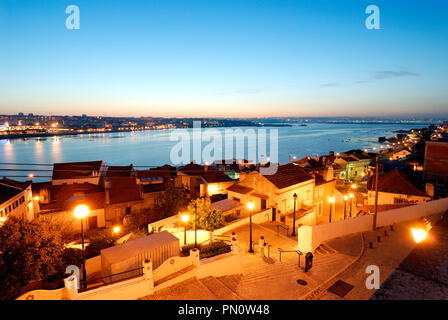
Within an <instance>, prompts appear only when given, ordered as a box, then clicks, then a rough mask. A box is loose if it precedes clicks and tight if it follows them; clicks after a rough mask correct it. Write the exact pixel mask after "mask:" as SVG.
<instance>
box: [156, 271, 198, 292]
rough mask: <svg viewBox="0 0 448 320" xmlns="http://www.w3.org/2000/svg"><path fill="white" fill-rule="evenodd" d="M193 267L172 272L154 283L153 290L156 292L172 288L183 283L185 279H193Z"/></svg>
mask: <svg viewBox="0 0 448 320" xmlns="http://www.w3.org/2000/svg"><path fill="white" fill-rule="evenodd" d="M195 269H196V267H195V266H189V267H187V268H184V269H182V270H179V271H177V272H174V273H172V274H170V275H168V276H166V277H164V278H162V279H160V280H157V281H155V282H154V289H155V290H156V291H158V290H161V289H164V288H167V287H169V286H172V285H173V284H176V283H179V282H182V281H185V280H187V279H190V278H193V277H195V276H196V274H195V271H196V270H195Z"/></svg>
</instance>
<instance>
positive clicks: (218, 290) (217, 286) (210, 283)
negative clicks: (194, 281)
mask: <svg viewBox="0 0 448 320" xmlns="http://www.w3.org/2000/svg"><path fill="white" fill-rule="evenodd" d="M224 278H225V277H224ZM198 281H199V282H200V283H201V284H202V285H203V286H204V287H206V288H207V290H209V291H210V292H211V293H212V294H213V295H214V296H215V297H216V299H217V300H241V298H240V296H239V295H238V294H237V293H236V292H234V291H233V290H231V289H230V288H229V287H228V286H227V285H226V284H225V283H224V282H223V281H221V280H220V279H218V278H215V277H206V278H203V279H200V280H198ZM227 281H229V279H227Z"/></svg>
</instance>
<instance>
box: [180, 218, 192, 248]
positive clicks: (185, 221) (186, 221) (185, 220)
mask: <svg viewBox="0 0 448 320" xmlns="http://www.w3.org/2000/svg"><path fill="white" fill-rule="evenodd" d="M181 219H182V221H183V223H184V245H186V244H187V223H188V220H190V217H189V216H188V214H184V215H182V217H181Z"/></svg>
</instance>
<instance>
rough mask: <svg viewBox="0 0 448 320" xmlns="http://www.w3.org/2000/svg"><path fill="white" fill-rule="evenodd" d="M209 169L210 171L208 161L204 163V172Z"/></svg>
mask: <svg viewBox="0 0 448 320" xmlns="http://www.w3.org/2000/svg"><path fill="white" fill-rule="evenodd" d="M207 171H208V162H206V163H205V165H204V172H207Z"/></svg>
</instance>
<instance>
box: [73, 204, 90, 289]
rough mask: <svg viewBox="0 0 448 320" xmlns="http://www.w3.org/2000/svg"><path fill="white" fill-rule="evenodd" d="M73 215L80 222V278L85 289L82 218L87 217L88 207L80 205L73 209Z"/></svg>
mask: <svg viewBox="0 0 448 320" xmlns="http://www.w3.org/2000/svg"><path fill="white" fill-rule="evenodd" d="M73 213H74V214H75V217H76V218H78V219H80V220H81V239H82V278H83V280H84V288H86V283H85V281H86V279H87V274H86V258H85V252H84V218H85V217H87V216H88V214H89V207H87V206H86V205H85V204H81V205H79V206H77V207H76V208H75V210H74V211H73Z"/></svg>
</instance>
